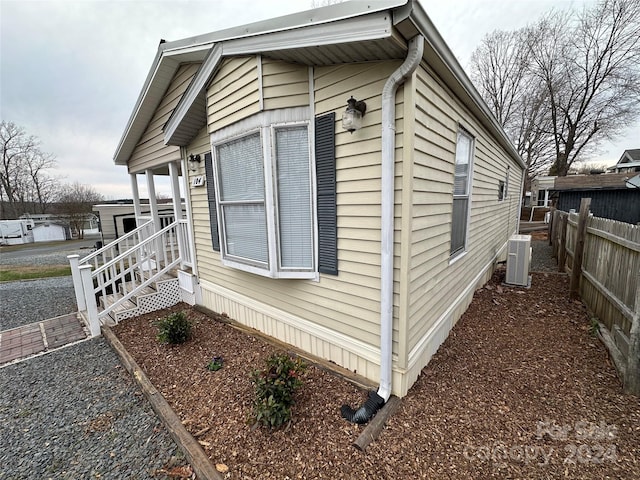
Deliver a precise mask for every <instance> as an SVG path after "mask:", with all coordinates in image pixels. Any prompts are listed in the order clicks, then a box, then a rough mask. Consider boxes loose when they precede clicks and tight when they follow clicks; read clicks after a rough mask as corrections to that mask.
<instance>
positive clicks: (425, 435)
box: [113, 272, 640, 479]
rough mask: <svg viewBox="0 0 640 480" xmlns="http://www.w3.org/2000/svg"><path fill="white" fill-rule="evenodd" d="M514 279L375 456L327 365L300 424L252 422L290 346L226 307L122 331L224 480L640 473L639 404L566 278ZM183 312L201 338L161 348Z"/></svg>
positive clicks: (128, 325) (301, 395)
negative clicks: (350, 418) (281, 346)
mask: <svg viewBox="0 0 640 480" xmlns="http://www.w3.org/2000/svg"><path fill="white" fill-rule="evenodd" d="M502 276H503V273H500V272H497V273H496V275H494V278H493V279H492V281H491V282H490V283H489V284H488V285H487V286H485V287H484V288H482V289H480V290H478V291H477V292H476V294H475V297H474V301H473V303H472V304H471V306H470V307H469V309H468V310H467V312H466V313H465V314H464V316H463V318H462V319H461V320H460V321H459V322H458V324H457V325H456V327H455V328H454V329H453V330H452V332H451V335H450V336H449V338H448V339H447V340H446V341H445V343H444V344H443V345H442V346H441V347H440V349H439V350H438V352H437V353H436V355H435V356H434V357H433V359H432V360H431V362H430V363H429V365H428V366H427V367H425V368H424V370H423V372H422V374H421V375H420V377H419V379H418V381H417V382H416V383H415V385H414V386H413V387H412V388H411V390H410V392H409V394H408V395H407V396H406V397H405V398H403V399H402V403H401V405H400V408H399V409H398V411H397V413H396V414H395V415H394V416H393V417H391V419H390V420H389V422H388V424H387V427H386V428H385V430H384V431H383V432H382V434H381V436H380V437H379V438H378V439H377V440H376V441H375V442H373V443H372V444H371V445H370V446H369V448H368V449H367V451H366V453H364V452H360V451H359V450H357V449H355V448H354V447H353V446H352V443H353V442H354V441H355V440H356V439H357V437H358V435H359V434H360V432H361V431H362V429H363V427H362V426H358V425H352V424H350V423H348V422H347V421H345V420H344V419H342V418H341V417H340V406H341V405H342V404H344V403H346V404H350V405H352V406H354V407H356V406H359V405H361V404H362V402H363V401H364V400H365V399H366V394H367V392H366V391H364V390H362V389H360V388H358V387H356V386H354V385H353V384H351V383H350V382H348V381H347V380H345V379H343V378H341V377H339V376H337V375H335V374H334V373H331V372H329V371H327V370H325V369H323V368H319V367H317V366H314V365H310V366H309V368H308V369H307V371H306V373H305V374H304V377H303V381H304V386H303V387H302V388H301V389H300V390H299V392H298V394H297V403H296V405H295V407H294V419H293V422H292V424H291V425H290V426H289V428H288V429H286V430H278V431H273V432H271V431H268V430H265V429H263V428H257V429H252V428H251V425H250V424H249V423H248V422H247V418H248V416H249V414H250V412H251V401H252V398H253V397H252V395H253V387H252V385H251V382H250V372H251V371H252V370H254V369H257V368H262V367H263V365H264V361H265V359H266V358H267V357H268V356H269V355H270V354H271V353H272V352H274V351H276V350H277V348H276V347H274V346H273V345H271V344H268V343H266V342H264V341H263V340H262V339H260V338H257V337H255V336H251V335H248V334H246V333H244V332H242V331H239V330H237V329H235V328H233V327H232V326H231V325H228V324H226V323H224V322H223V321H224V320H225V318H224V317H217V318H211V317H208V316H207V315H205V314H203V313H201V312H198V311H196V310H195V309H193V308H191V307H189V306H187V305H184V304H182V305H178V306H176V307H173V308H172V309H169V310H166V311H163V312H154V313H152V314H149V315H144V316H140V317H137V318H134V319H130V320H126V321H124V322H123V323H121V324H120V325H118V326H116V327H115V328H114V329H113V330H114V332H115V333H116V335H117V336H118V338H119V339H120V341H121V342H122V343H123V344H124V346H125V348H126V349H127V350H128V352H129V353H130V354H131V355H132V356H133V357H134V358H135V359H136V361H137V362H138V364H139V365H140V366H141V368H143V370H144V371H145V372H146V373H147V375H148V376H149V378H150V380H151V381H152V382H153V383H154V385H155V386H156V388H158V390H160V391H161V392H162V394H163V395H164V396H165V398H166V399H167V401H168V402H169V404H170V405H171V406H172V408H173V409H174V410H175V412H176V413H177V414H178V416H179V417H180V418H181V419H182V421H183V423H184V424H185V426H186V427H187V429H188V430H189V431H190V432H191V433H192V434H193V435H194V436H196V438H197V439H198V440H199V441H200V442H201V445H203V448H204V449H205V452H206V453H207V454H208V455H209V457H210V459H211V461H212V463H214V464H219V465H220V467H221V470H223V471H224V470H225V468H228V471H225V473H224V476H225V478H233V479H240V478H242V479H265V478H267V479H268V478H278V479H285V478H290V479H294V478H301V479H309V478H327V479H336V478H345V479H351V478H353V479H362V478H371V479H398V478H402V479H405V478H406V479H414V478H452V479H459V478H592V479H602V478H624V479H631V478H640V401H639V399H638V398H636V397H632V396H628V395H623V394H622V387H621V383H620V381H619V380H618V378H617V376H616V373H615V371H614V369H613V367H612V365H611V362H610V361H609V358H608V356H607V352H606V350H605V349H604V347H603V346H602V345H601V344H600V342H599V341H598V340H597V338H596V337H594V336H593V335H592V332H590V322H589V320H588V315H587V313H586V311H585V308H584V306H583V305H582V304H581V303H580V302H573V301H570V300H569V299H568V294H567V291H568V280H567V277H566V276H565V275H559V274H543V273H537V274H536V273H534V274H533V283H532V287H531V289H528V290H526V289H518V288H509V287H505V286H502V285H501V282H502ZM176 310H184V311H186V312H187V313H188V315H189V318H191V319H192V320H193V321H194V322H195V330H194V335H193V337H192V339H191V340H189V341H188V342H187V343H185V344H183V345H180V346H167V345H161V344H159V343H158V342H157V340H156V335H157V328H156V327H155V326H154V322H155V321H156V320H157V319H158V318H161V317H162V316H164V315H166V314H167V313H168V312H170V311H176ZM220 320H223V321H220ZM213 356H222V357H224V367H223V368H222V369H221V370H218V371H216V372H210V371H208V370H207V369H206V368H205V365H206V364H207V362H208V361H209V360H211V358H212V357H213Z"/></svg>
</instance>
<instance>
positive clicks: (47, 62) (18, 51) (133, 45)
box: [0, 0, 640, 199]
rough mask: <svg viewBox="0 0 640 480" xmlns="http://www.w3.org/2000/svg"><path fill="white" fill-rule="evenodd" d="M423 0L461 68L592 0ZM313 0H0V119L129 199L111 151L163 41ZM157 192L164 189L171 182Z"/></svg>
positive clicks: (617, 149)
mask: <svg viewBox="0 0 640 480" xmlns="http://www.w3.org/2000/svg"><path fill="white" fill-rule="evenodd" d="M374 1H375V0H374ZM317 3H318V2H317ZM421 3H422V5H423V6H424V8H425V10H426V11H427V14H428V15H429V16H430V17H431V19H432V21H433V22H434V24H435V25H436V27H437V28H438V30H439V31H440V33H441V35H442V36H443V37H444V39H445V41H447V43H448V44H449V47H450V48H451V49H452V50H453V52H454V54H455V55H456V56H457V57H458V60H459V61H460V63H461V65H462V66H463V67H465V68H467V67H468V64H469V58H470V56H471V52H472V51H473V49H474V48H475V46H476V45H477V44H478V42H479V41H480V39H481V38H482V36H483V35H484V34H485V33H488V32H491V31H493V30H495V29H505V30H507V29H514V28H519V27H522V26H524V25H526V23H527V22H531V21H533V20H535V18H536V17H538V16H539V15H540V14H542V13H543V12H545V11H547V10H549V9H550V8H553V7H554V6H556V7H560V8H564V7H569V6H574V7H576V8H581V7H582V6H583V5H584V3H592V1H591V0H574V1H569V0H555V1H551V0H448V1H442V0H422V1H421ZM311 7H312V1H311V0H262V1H260V0H258V1H256V0H250V1H247V0H209V1H203V0H199V1H189V0H119V1H114V0H38V1H35V0H0V120H5V121H11V122H14V123H16V124H18V125H20V126H22V127H24V128H25V129H26V131H27V132H28V133H29V134H31V135H35V136H37V137H38V138H39V139H40V140H41V142H42V149H43V150H44V151H45V152H49V153H52V154H54V155H55V156H56V159H57V162H58V168H57V169H56V170H55V172H53V173H54V174H55V175H58V176H61V177H64V181H65V182H75V181H78V182H80V183H83V184H89V185H93V187H94V188H95V189H96V190H97V191H98V192H100V193H102V194H103V195H104V196H105V197H106V198H107V199H116V198H130V197H131V193H130V186H129V176H128V175H127V172H126V168H125V167H122V166H119V167H116V166H115V165H114V164H113V154H114V152H115V149H116V146H117V144H118V142H119V140H120V137H121V136H122V133H123V131H124V128H125V126H126V123H127V121H128V119H129V116H130V114H131V111H132V109H133V106H134V104H135V101H136V99H137V97H138V95H139V93H140V89H141V87H142V84H143V82H144V79H145V77H146V75H147V73H148V70H149V68H150V66H151V62H152V61H153V58H154V56H155V54H156V50H157V46H158V42H159V41H160V39H162V38H163V39H166V40H168V41H171V40H177V39H180V38H184V37H190V36H193V35H198V34H201V33H207V32H212V31H216V30H220V29H224V28H228V27H232V26H236V25H242V24H245V23H250V22H254V21H258V20H264V19H267V18H272V17H276V16H280V15H285V14H288V13H293V12H296V11H302V10H307V9H309V8H311ZM639 142H640V122H638V123H636V124H635V125H632V126H630V127H629V129H628V131H627V132H626V134H625V135H624V136H622V137H620V139H619V141H617V142H615V143H613V144H607V145H605V146H603V149H602V152H601V153H600V154H599V155H598V157H597V158H596V160H598V161H607V162H608V163H615V161H617V159H618V158H619V157H620V155H621V154H622V152H623V151H624V150H625V149H629V148H639V147H640V144H639ZM142 183H143V182H141V192H140V194H141V196H146V191H145V189H144V187H143V185H142ZM157 191H158V193H163V194H165V195H168V194H169V193H170V189H169V187H168V182H167V183H161V184H159V185H158V186H157Z"/></svg>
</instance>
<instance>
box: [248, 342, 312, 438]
mask: <svg viewBox="0 0 640 480" xmlns="http://www.w3.org/2000/svg"><path fill="white" fill-rule="evenodd" d="M266 364H267V365H266V368H264V369H263V370H254V371H253V372H252V373H251V381H252V382H253V385H254V387H255V398H254V401H253V412H252V415H251V417H250V419H249V421H250V422H251V423H254V424H255V425H263V426H267V427H269V428H279V427H282V426H283V425H285V424H287V423H289V422H290V421H291V407H292V406H293V404H294V399H293V394H294V392H295V391H296V390H297V389H298V388H300V387H301V386H302V381H301V380H300V375H301V374H302V373H303V372H304V370H305V368H306V365H305V364H304V363H303V362H302V361H301V360H299V359H293V358H291V357H290V356H289V355H287V354H286V353H275V354H273V355H271V356H270V357H269V358H268V359H267V362H266Z"/></svg>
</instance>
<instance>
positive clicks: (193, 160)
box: [189, 153, 200, 172]
mask: <svg viewBox="0 0 640 480" xmlns="http://www.w3.org/2000/svg"><path fill="white" fill-rule="evenodd" d="M199 165H200V155H194V154H193V153H192V154H191V155H189V170H191V171H192V172H196V171H198V166H199Z"/></svg>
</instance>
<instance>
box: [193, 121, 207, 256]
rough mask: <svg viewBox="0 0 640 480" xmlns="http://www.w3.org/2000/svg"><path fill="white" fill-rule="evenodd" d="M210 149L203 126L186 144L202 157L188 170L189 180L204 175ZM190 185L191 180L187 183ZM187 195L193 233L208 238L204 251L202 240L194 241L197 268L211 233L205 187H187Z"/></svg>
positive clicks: (198, 236)
mask: <svg viewBox="0 0 640 480" xmlns="http://www.w3.org/2000/svg"><path fill="white" fill-rule="evenodd" d="M210 151H211V146H210V144H209V134H208V132H207V127H203V128H202V129H201V130H200V132H198V135H197V136H196V137H195V138H194V139H193V140H192V141H191V143H190V144H189V145H188V146H187V153H189V154H191V153H193V154H199V155H200V157H201V158H202V161H201V162H200V165H199V167H198V170H197V171H196V172H191V171H189V172H188V174H189V180H190V179H191V178H192V177H194V176H197V175H205V169H204V156H205V154H206V153H209V152H210ZM188 184H189V185H191V181H189V183H188ZM189 195H190V196H191V211H192V222H193V229H194V235H195V237H196V238H203V236H204V237H207V238H208V245H207V248H206V249H205V251H204V252H203V244H202V242H198V241H196V252H195V257H196V264H197V265H198V268H201V266H200V265H201V258H202V256H203V255H204V256H205V257H206V255H207V254H208V253H209V251H210V250H211V248H212V247H211V246H212V244H211V234H210V232H209V228H210V225H209V208H208V204H207V201H208V198H207V187H206V186H202V187H191V186H190V187H189Z"/></svg>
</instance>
